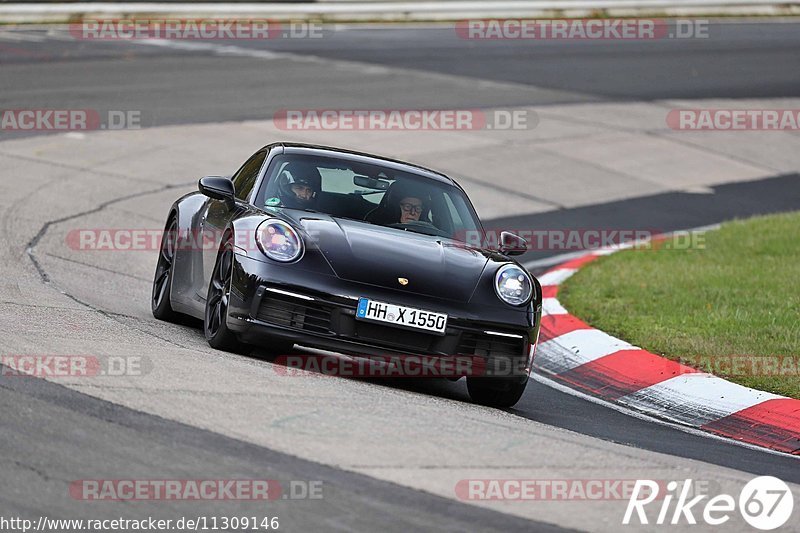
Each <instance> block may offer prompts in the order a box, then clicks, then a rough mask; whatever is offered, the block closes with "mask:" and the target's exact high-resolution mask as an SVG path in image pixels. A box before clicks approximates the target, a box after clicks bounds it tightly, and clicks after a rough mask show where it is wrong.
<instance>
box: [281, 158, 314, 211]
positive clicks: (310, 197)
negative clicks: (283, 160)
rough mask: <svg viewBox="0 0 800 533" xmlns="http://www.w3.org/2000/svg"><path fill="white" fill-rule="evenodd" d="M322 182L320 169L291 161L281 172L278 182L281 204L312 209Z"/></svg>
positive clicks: (294, 207)
mask: <svg viewBox="0 0 800 533" xmlns="http://www.w3.org/2000/svg"><path fill="white" fill-rule="evenodd" d="M321 182H322V179H321V177H320V175H319V171H318V170H317V169H316V168H315V167H309V166H307V165H299V164H291V163H290V164H289V165H287V166H286V168H285V169H284V170H283V172H282V173H281V177H280V179H279V182H278V196H279V197H280V200H281V204H282V205H283V206H284V207H289V208H293V209H312V208H313V207H314V205H315V204H316V200H317V193H318V192H319V190H320V188H321V187H320V185H321Z"/></svg>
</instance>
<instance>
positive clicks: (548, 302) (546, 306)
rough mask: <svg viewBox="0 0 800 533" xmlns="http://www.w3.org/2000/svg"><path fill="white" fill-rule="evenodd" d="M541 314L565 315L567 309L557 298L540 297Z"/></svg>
mask: <svg viewBox="0 0 800 533" xmlns="http://www.w3.org/2000/svg"><path fill="white" fill-rule="evenodd" d="M542 314H543V315H566V314H568V313H567V310H566V309H564V307H563V306H562V305H561V302H559V301H558V298H544V299H542Z"/></svg>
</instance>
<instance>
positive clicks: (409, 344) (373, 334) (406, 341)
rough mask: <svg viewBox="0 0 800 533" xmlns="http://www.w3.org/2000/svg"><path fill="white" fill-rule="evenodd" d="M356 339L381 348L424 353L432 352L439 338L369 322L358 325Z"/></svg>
mask: <svg viewBox="0 0 800 533" xmlns="http://www.w3.org/2000/svg"><path fill="white" fill-rule="evenodd" d="M356 337H357V338H358V339H359V340H362V341H365V342H368V343H371V344H376V345H379V346H387V347H392V348H399V349H401V350H409V351H413V352H422V353H425V352H428V351H430V349H431V344H432V343H433V342H434V341H435V340H436V338H437V336H436V335H430V334H428V333H420V332H417V331H410V330H405V329H398V328H395V327H391V326H382V325H380V324H372V323H369V322H358V323H357V325H356Z"/></svg>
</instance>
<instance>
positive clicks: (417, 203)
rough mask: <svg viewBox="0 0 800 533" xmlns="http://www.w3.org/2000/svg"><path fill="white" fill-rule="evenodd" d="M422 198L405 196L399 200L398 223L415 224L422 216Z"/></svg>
mask: <svg viewBox="0 0 800 533" xmlns="http://www.w3.org/2000/svg"><path fill="white" fill-rule="evenodd" d="M423 207H424V204H423V202H422V198H418V197H416V196H406V197H405V198H401V199H400V223H401V224H405V223H407V222H417V221H418V220H419V217H420V215H422V208H423Z"/></svg>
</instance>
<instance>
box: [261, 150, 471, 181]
mask: <svg viewBox="0 0 800 533" xmlns="http://www.w3.org/2000/svg"><path fill="white" fill-rule="evenodd" d="M275 144H278V145H280V146H282V147H283V149H284V153H286V154H306V155H318V156H327V157H338V158H339V159H344V160H346V161H355V162H358V163H371V164H377V165H381V166H384V167H388V168H391V169H392V170H398V171H401V172H409V173H413V174H417V175H420V176H424V177H426V178H429V179H432V180H436V181H439V182H442V183H446V184H448V185H455V186H456V187H458V188H459V189H460V188H461V187H460V186H459V185H458V184H457V183H456V182H455V180H453V179H452V178H451V177H449V176H446V175H445V174H442V173H441V172H436V171H435V170H431V169H429V168H425V167H421V166H419V165H414V164H412V163H407V162H405V161H400V160H398V159H391V158H388V157H382V156H378V155H373V154H367V153H364V152H356V151H354V150H346V149H344V148H335V147H332V146H321V145H316V144H305V143H286V142H281V143H275ZM271 146H275V145H271Z"/></svg>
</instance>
